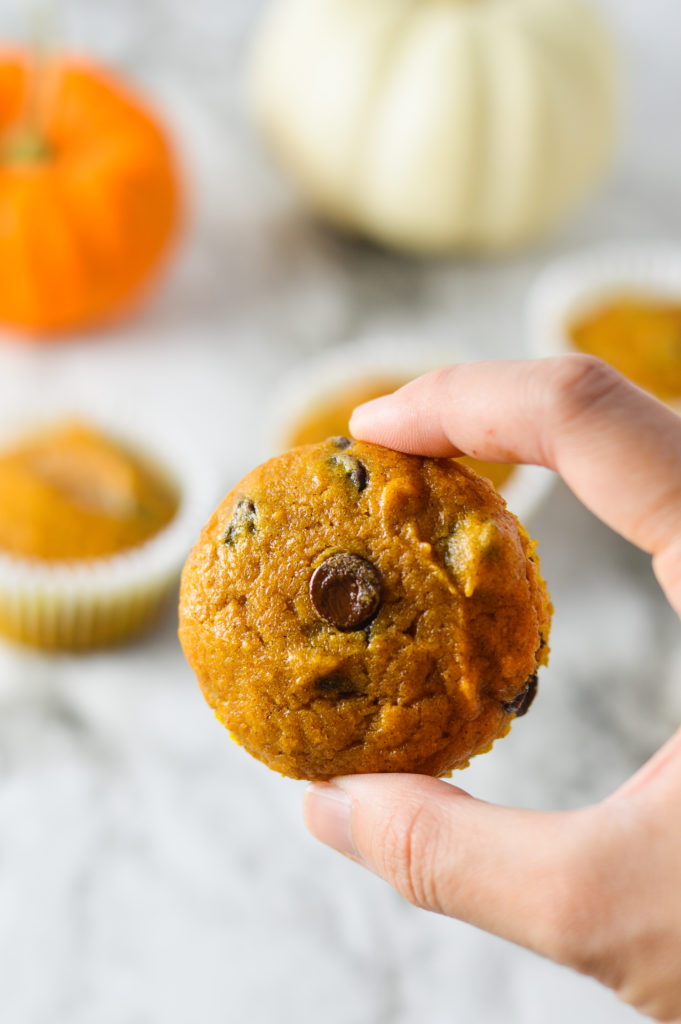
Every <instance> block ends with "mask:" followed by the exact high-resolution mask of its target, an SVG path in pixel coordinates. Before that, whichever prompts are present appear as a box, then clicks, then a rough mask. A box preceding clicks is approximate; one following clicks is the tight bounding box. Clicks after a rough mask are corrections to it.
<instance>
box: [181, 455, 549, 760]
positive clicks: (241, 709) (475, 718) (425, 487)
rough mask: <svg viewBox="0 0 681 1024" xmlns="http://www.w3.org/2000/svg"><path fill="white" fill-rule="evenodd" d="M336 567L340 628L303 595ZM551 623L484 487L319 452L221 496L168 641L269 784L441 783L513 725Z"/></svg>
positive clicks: (466, 473) (526, 562)
mask: <svg viewBox="0 0 681 1024" xmlns="http://www.w3.org/2000/svg"><path fill="white" fill-rule="evenodd" d="M339 555H340V556H344V558H343V559H341V561H340V562H339V563H338V564H340V565H341V566H343V567H344V570H345V571H347V573H348V575H349V579H350V581H351V582H352V580H353V579H354V581H355V584H356V586H357V587H358V588H359V591H360V592H359V597H358V598H357V600H358V602H359V605H358V606H359V607H360V611H359V612H356V613H353V612H350V613H348V614H349V615H350V619H352V616H353V614H354V615H355V618H356V622H355V624H354V625H352V624H351V625H350V626H349V627H348V620H347V619H342V620H339V622H340V625H339V624H337V623H336V624H335V623H334V621H333V618H334V616H336V617H337V616H338V615H339V613H338V612H337V610H336V611H334V612H333V614H331V616H330V618H329V616H328V615H326V614H325V613H326V612H328V610H329V607H330V606H329V605H327V604H325V603H324V602H325V600H326V599H325V598H323V597H322V598H320V596H319V593H320V592H319V591H318V589H317V590H315V585H314V581H313V577H314V575H315V573H316V572H317V571H319V570H320V567H325V566H326V567H327V572H328V571H331V570H328V565H329V564H330V565H331V567H332V570H333V566H334V561H333V560H334V558H337V556H339ZM361 561H365V562H367V563H369V565H370V566H372V567H373V568H374V570H375V572H376V573H377V577H378V580H379V584H378V587H379V590H380V598H379V601H378V605H377V609H376V610H375V612H374V611H373V606H374V604H375V601H374V599H373V597H371V595H369V597H371V600H369V598H368V597H367V594H366V593H365V592H364V590H363V589H362V588H365V589H366V587H369V589H371V587H373V586H374V584H372V583H371V582H368V583H367V580H368V579H369V577H366V576H364V577H363V576H362V570H361V568H358V567H359V563H360V562H361ZM353 567H354V568H353ZM353 573H354V576H353ZM363 580H364V582H363ZM374 597H375V595H374ZM341 603H342V602H341ZM365 612H366V613H367V614H364V613H365ZM550 613H551V607H550V603H549V599H548V595H547V593H546V590H545V587H544V584H543V581H542V580H541V578H540V576H539V572H538V564H537V561H536V557H535V555H534V550H533V545H532V544H531V542H530V541H529V539H528V537H527V535H526V534H525V532H524V530H523V529H522V527H520V526H519V524H518V522H517V520H516V519H515V517H514V516H512V515H511V514H510V513H509V512H508V511H506V508H505V503H504V501H503V499H502V498H501V497H500V496H499V495H498V494H497V493H496V492H495V491H494V490H493V489H492V487H491V486H490V485H489V484H488V483H487V482H486V481H485V480H483V479H482V478H480V477H478V476H476V475H475V474H474V473H473V472H471V471H470V470H468V469H467V468H464V467H462V466H460V465H459V464H458V463H457V462H455V461H453V460H448V459H425V458H420V457H417V456H408V455H403V454H400V453H397V452H393V451H389V450H387V449H384V448H379V447H377V446H374V445H369V444H363V443H360V442H354V443H353V442H351V441H349V440H348V439H347V438H335V439H332V440H331V441H329V442H326V443H324V444H319V445H311V446H306V447H302V448H297V449H295V450H293V451H291V452H288V453H286V454H285V455H282V456H280V457H278V458H276V459H272V460H271V461H270V462H268V463H265V464H264V465H263V466H260V467H259V468H257V469H256V470H254V471H253V472H252V473H250V474H249V475H248V476H247V477H246V478H245V479H244V480H243V481H242V482H241V483H240V484H239V486H238V487H237V488H236V489H235V490H234V491H233V492H232V493H231V494H230V495H228V496H227V498H226V499H225V501H224V502H223V503H222V504H221V505H220V507H219V508H218V509H217V511H216V512H215V514H214V515H213V517H212V518H211V520H210V522H209V523H208V524H207V526H206V527H205V529H204V531H203V533H202V535H201V537H200V539H199V541H198V543H197V544H196V546H195V547H194V550H193V551H192V554H191V556H190V558H189V560H188V562H187V565H186V566H185V571H184V574H183V582H182V593H181V604H180V620H181V621H180V636H181V640H182V644H183V646H184V649H185V653H186V655H187V658H188V660H189V662H190V664H191V665H192V667H193V668H194V670H195V672H196V674H197V676H198V679H199V682H200V684H201V686H202V688H203V692H204V695H205V697H206V699H207V701H208V702H209V704H210V705H211V706H212V707H213V708H214V710H215V712H216V715H217V717H218V719H219V720H220V721H221V722H222V723H223V724H224V725H226V727H227V728H228V729H229V730H230V732H231V733H232V735H233V736H234V737H235V738H236V739H237V740H238V742H239V743H241V744H242V745H243V746H244V747H245V748H246V749H247V750H248V751H249V752H250V753H252V754H253V755H254V756H256V757H258V758H260V759H261V760H263V761H264V762H265V763H266V764H268V765H269V766H270V767H272V768H274V769H276V770H277V771H279V772H281V773H282V774H285V775H290V776H293V777H296V778H308V779H325V778H330V777H332V776H334V775H339V774H349V773H356V772H375V771H383V772H385V771H409V772H423V773H427V774H432V775H442V774H445V773H447V772H448V771H449V770H451V769H452V768H455V767H463V766H464V765H465V764H466V763H467V762H468V760H469V758H470V757H471V756H472V755H473V754H475V753H479V752H481V751H482V750H485V749H488V748H489V746H490V745H491V743H492V742H493V741H494V739H495V738H497V737H498V736H502V735H504V734H505V733H506V732H507V731H508V728H509V726H510V722H511V721H512V718H513V716H514V714H517V713H522V711H523V710H524V709H523V702H524V701H525V702H527V701H529V699H531V696H532V695H533V688H534V687H535V685H536V671H537V666H538V665H539V664H543V663H545V662H546V659H547V653H548V648H547V639H548V628H549V620H550ZM531 691H532V692H531ZM514 702H515V703H514Z"/></svg>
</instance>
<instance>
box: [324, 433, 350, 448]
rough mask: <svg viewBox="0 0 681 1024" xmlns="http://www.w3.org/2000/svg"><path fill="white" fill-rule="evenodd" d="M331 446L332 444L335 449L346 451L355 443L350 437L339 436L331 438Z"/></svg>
mask: <svg viewBox="0 0 681 1024" xmlns="http://www.w3.org/2000/svg"><path fill="white" fill-rule="evenodd" d="M329 444H332V445H333V446H334V448H338V449H340V451H344V450H345V449H346V448H349V447H350V445H351V444H353V442H352V440H351V439H350V438H349V437H343V436H342V435H339V436H338V437H330V438H329Z"/></svg>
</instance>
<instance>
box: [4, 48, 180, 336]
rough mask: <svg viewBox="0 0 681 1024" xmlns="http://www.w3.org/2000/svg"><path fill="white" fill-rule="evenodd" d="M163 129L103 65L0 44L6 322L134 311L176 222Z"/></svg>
mask: <svg viewBox="0 0 681 1024" xmlns="http://www.w3.org/2000/svg"><path fill="white" fill-rule="evenodd" d="M179 207H180V189H179V182H178V173H177V171H176V168H175V163H174V160H173V156H172V153H171V150H170V147H169V145H168V142H167V140H166V138H165V136H164V133H163V131H162V129H161V128H160V127H159V125H158V123H157V122H156V121H155V119H154V118H153V116H152V115H151V114H150V113H149V112H148V111H147V110H145V108H144V107H143V106H142V104H141V103H140V101H139V100H138V99H137V97H136V96H134V95H133V94H132V93H130V92H128V91H127V90H126V89H124V88H123V87H122V86H121V85H120V83H118V82H117V81H115V80H114V79H113V78H112V77H110V76H109V75H107V74H105V73H103V72H102V71H101V70H99V69H96V68H94V67H92V66H90V65H87V64H85V63H83V62H81V61H77V60H74V59H67V58H60V59H58V60H55V61H51V62H50V63H49V64H44V65H43V66H38V65H37V64H36V63H35V62H33V61H32V60H31V59H30V58H28V57H26V56H24V55H21V54H0V323H2V324H6V325H10V326H12V327H15V328H19V329H23V330H25V331H28V332H31V333H38V334H45V335H49V334H51V333H54V332H59V331H65V330H69V329H73V328H78V327H86V326H88V325H90V324H94V323H97V322H99V321H102V320H106V319H109V318H110V317H113V316H114V315H116V314H118V313H120V312H122V311H123V310H125V309H126V308H127V307H128V306H130V304H132V303H133V301H134V300H135V299H137V298H138V296H139V294H140V292H141V291H142V290H143V289H144V288H145V286H147V285H148V283H149V281H150V279H151V277H152V276H153V275H154V273H155V272H156V271H157V270H158V269H159V264H160V263H161V261H162V259H163V257H164V256H165V255H166V253H167V251H168V249H169V246H170V243H171V241H172V239H173V237H174V235H175V233H176V229H177V227H178V220H179Z"/></svg>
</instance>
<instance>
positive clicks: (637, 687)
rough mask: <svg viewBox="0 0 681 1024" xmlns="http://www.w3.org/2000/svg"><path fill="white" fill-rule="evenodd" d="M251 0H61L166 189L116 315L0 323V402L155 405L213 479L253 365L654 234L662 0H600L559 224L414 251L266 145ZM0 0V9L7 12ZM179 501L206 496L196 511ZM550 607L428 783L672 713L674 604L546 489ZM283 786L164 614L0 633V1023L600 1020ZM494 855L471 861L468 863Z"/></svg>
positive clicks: (565, 981) (519, 324)
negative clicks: (349, 841)
mask: <svg viewBox="0 0 681 1024" xmlns="http://www.w3.org/2000/svg"><path fill="white" fill-rule="evenodd" d="M260 6H261V4H260V3H259V2H258V3H253V2H252V0H251V3H250V4H243V3H238V2H237V0H193V3H191V4H183V3H180V2H178V0H144V3H139V2H133V0H116V3H115V4H114V3H110V4H92V3H89V2H88V0H71V2H70V3H64V8H65V12H66V16H65V24H66V29H67V32H68V35H69V36H70V38H72V39H74V40H75V41H76V42H77V44H78V45H79V46H81V47H83V48H87V49H89V50H91V51H94V52H95V53H98V54H100V55H101V56H102V57H104V58H106V59H107V60H109V61H110V62H111V63H113V64H114V65H116V66H118V67H121V68H123V69H124V70H125V71H127V72H128V73H130V74H132V76H133V77H134V78H136V79H137V80H138V81H139V82H140V84H142V85H144V86H145V87H146V88H147V89H148V90H149V92H150V93H151V94H152V95H153V96H155V97H156V99H157V101H158V102H159V103H160V104H161V105H163V106H164V108H165V109H166V111H167V116H168V118H169V120H170V122H171V124H172V126H173V128H174V130H175V131H176V133H177V134H178V136H179V137H180V139H181V141H182V143H183V146H184V149H185V152H186V153H187V154H188V155H190V154H191V161H189V160H187V173H188V178H189V180H190V181H191V182H192V183H193V185H194V191H195V204H194V209H193V213H192V217H191V221H190V225H189V227H188V232H187V238H186V241H185V245H184V248H183V250H182V252H181V254H180V256H179V258H178V260H177V262H176V264H175V266H174V269H173V271H172V273H171V275H170V278H169V280H168V281H167V282H166V284H165V286H164V287H163V288H162V289H161V291H160V292H159V293H158V294H157V296H156V297H155V299H154V301H152V303H151V304H150V305H148V306H147V307H146V308H145V309H144V310H143V311H142V313H141V314H140V315H139V316H138V317H137V318H136V319H135V320H133V321H131V322H129V323H127V324H125V325H122V326H120V327H116V328H115V329H111V330H109V331H107V332H105V333H104V334H103V335H101V336H98V337H96V338H95V337H93V338H84V339H79V340H76V341H73V342H69V343H67V344H64V345H62V346H59V347H55V348H53V349H49V350H47V349H41V350H36V349H35V348H26V347H18V346H16V345H14V344H12V343H11V341H9V340H4V339H0V408H1V409H2V411H3V412H7V411H10V412H11V411H15V410H16V409H17V408H20V407H22V406H28V407H29V408H31V409H34V408H40V406H41V405H42V404H50V403H52V402H53V401H54V397H55V395H56V396H57V397H58V398H59V400H60V401H64V402H66V401H72V402H74V403H76V404H81V405H85V406H88V405H94V406H98V407H102V406H104V407H110V408H114V409H116V410H117V413H118V414H119V415H122V416H126V415H127V416H130V417H132V416H134V412H135V409H136V407H137V406H138V405H139V403H144V404H145V405H146V406H147V407H148V409H149V410H150V413H151V414H152V415H154V416H155V417H157V418H158V421H159V422H163V421H164V419H168V418H170V419H171V420H172V421H173V422H174V423H177V422H178V421H179V422H181V423H182V427H183V430H184V432H185V433H186V435H187V436H188V437H189V438H195V439H196V443H197V444H203V445H204V446H205V447H206V448H207V450H208V452H209V454H210V455H211V456H212V457H213V458H214V460H215V463H216V465H217V466H218V467H219V473H220V486H221V488H222V489H226V488H227V486H228V485H229V484H230V483H231V482H233V481H235V480H236V479H237V478H238V476H239V475H240V474H241V473H242V472H243V471H244V470H246V469H247V468H249V467H250V465H251V464H252V463H253V462H254V461H255V460H256V459H258V458H259V456H260V454H261V451H260V436H261V435H260V430H261V426H262V423H261V409H262V407H263V404H264V403H266V402H267V395H268V393H269V391H270V390H271V388H272V386H273V385H274V383H275V382H276V379H277V377H278V375H279V374H280V373H281V372H282V370H284V369H286V368H288V367H289V366H291V365H293V364H294V363H295V362H297V361H299V360H301V359H302V358H304V357H305V356H306V355H307V354H309V353H310V352H313V351H316V350H318V349H321V348H323V347H326V346H330V345H332V344H342V343H343V342H344V341H346V340H349V339H351V338H353V337H356V336H358V335H363V334H372V333H374V332H376V331H380V332H385V331H390V330H396V331H399V332H400V334H401V335H404V334H408V333H409V332H413V334H414V336H415V337H416V338H419V337H426V338H439V339H447V338H450V337H451V339H452V343H453V345H463V346H465V348H466V349H467V350H468V351H470V352H471V353H472V354H473V355H483V356H491V357H499V356H504V355H517V354H522V352H523V302H524V297H525V293H526V290H527V288H528V286H529V284H530V283H531V281H532V279H533V278H534V276H535V274H536V273H537V272H538V271H539V269H541V267H542V266H543V265H544V264H545V262H546V261H547V260H548V259H550V258H552V257H553V256H554V255H557V254H559V253H562V252H565V251H568V250H570V249H572V248H575V247H577V246H580V245H583V244H587V243H590V242H593V241H598V240H602V239H613V238H615V239H617V238H622V239H629V238H635V239H640V238H657V237H664V238H670V237H671V238H674V237H676V238H678V237H679V236H680V235H681V201H680V198H681V197H680V196H679V181H681V136H679V133H678V131H677V125H678V113H679V109H678V98H679V95H681V66H680V65H679V62H678V40H679V38H681V8H680V7H679V6H678V5H675V4H672V3H669V0H647V2H646V3H645V4H641V3H640V2H639V0H601V3H600V6H602V7H603V8H605V9H607V11H608V13H609V14H610V16H611V19H612V21H613V23H614V24H615V27H616V28H617V30H618V31H619V33H620V35H621V37H622V43H623V49H624V52H625V54H626V61H627V68H628V81H629V94H630V95H629V115H628V119H627V123H626V126H625V137H624V141H623V152H622V157H621V160H620V162H619V165H618V167H617V169H616V171H615V172H614V174H613V176H612V177H611V179H610V180H609V182H608V183H607V185H606V187H605V189H604V190H603V191H602V192H601V193H600V195H599V197H598V198H597V199H596V200H595V201H594V202H593V203H592V204H591V205H590V206H589V207H588V208H586V209H585V210H584V211H583V212H582V213H581V214H580V216H579V217H578V218H577V219H576V220H575V221H573V223H572V224H571V225H570V227H569V228H568V229H567V230H565V231H564V232H563V233H562V234H561V235H560V236H559V237H557V238H554V239H553V241H552V242H551V243H550V244H548V245H545V246H544V247H542V248H541V249H537V250H534V251H533V252H531V253H527V254H524V255H522V256H520V257H519V258H517V259H513V260H504V261H496V262H494V263H490V264H485V263H478V262H474V261H454V262H438V263H435V264H430V265H420V264H415V263H413V262H410V261H406V260H401V259H397V258H393V257H390V256H388V255H386V254H384V253H381V252H378V251H375V250H373V249H370V248H363V247H359V246H355V245H351V244H347V243H345V242H342V241H339V240H338V239H336V238H334V237H333V236H332V235H330V234H328V233H327V232H325V231H324V230H322V229H320V228H318V227H317V226H315V225H314V224H313V223H311V222H310V221H309V220H308V219H307V218H305V217H304V216H302V215H301V213H300V211H299V209H298V208H297V206H296V203H295V201H294V200H293V199H292V198H291V197H290V196H289V195H288V193H287V192H286V190H285V188H284V187H283V186H282V185H281V184H280V183H279V182H278V181H277V179H276V178H275V176H274V175H273V173H272V172H271V170H270V169H268V167H267V166H266V164H265V162H264V160H263V159H262V156H261V155H260V153H259V151H258V148H257V145H256V143H255V141H254V139H253V138H252V135H251V132H250V130H249V127H248V122H247V118H246V116H245V114H244V110H243V90H242V87H241V84H240V83H241V80H242V77H241V72H242V67H243V59H244V52H245V48H246V44H247V39H248V35H249V32H250V31H251V25H252V21H253V18H254V16H255V14H256V13H257V9H258V8H259V7H260ZM21 8H22V3H21V2H20V0H3V4H2V9H1V10H0V27H2V29H3V31H4V32H5V33H7V34H11V33H13V32H15V31H16V30H17V26H18V25H19V24H20V16H21ZM207 512H208V510H207ZM532 526H533V529H534V532H535V534H536V535H537V536H538V538H539V542H540V552H541V554H542V556H543V567H544V569H545V575H546V577H547V579H548V581H549V584H550V587H551V590H552V593H553V597H554V601H555V605H556V618H555V628H554V631H553V637H552V647H553V654H552V662H551V666H550V667H549V669H548V671H546V672H545V673H544V674H543V682H542V689H541V696H540V699H539V700H538V701H537V703H536V706H535V707H534V708H533V710H532V714H531V716H529V717H528V718H527V719H525V720H524V721H522V722H519V723H517V725H516V726H515V727H514V729H513V732H512V734H511V736H510V737H509V738H508V739H506V740H504V742H503V743H499V744H498V745H497V746H496V747H495V749H494V751H493V753H492V754H490V755H488V756H486V757H484V758H479V759H478V760H477V761H476V762H475V763H474V764H473V765H472V767H471V768H470V769H469V770H468V771H467V772H466V773H465V776H462V777H461V778H460V779H457V781H460V782H461V784H462V785H464V786H465V787H467V788H468V789H470V790H471V791H472V792H473V793H475V794H476V795H478V796H481V797H483V798H485V799H490V800H498V801H503V802H508V803H514V804H518V805H522V806H529V807H536V808H567V807H574V806H577V805H580V804H583V803H585V802H589V801H593V800H597V799H598V798H600V797H602V796H604V795H605V794H607V793H608V792H609V791H610V790H611V789H612V788H613V787H614V786H616V785H617V784H618V783H619V782H621V781H622V780H624V779H625V778H626V777H627V775H628V774H630V773H631V772H632V771H633V770H634V769H635V768H636V767H638V766H639V765H640V764H641V763H642V762H643V761H644V760H645V759H646V758H647V757H648V756H649V754H651V753H652V751H653V750H655V749H656V747H657V746H658V745H659V744H660V743H661V742H662V741H663V740H664V739H665V738H666V737H667V736H669V735H670V734H671V733H672V731H673V730H674V728H675V727H676V726H677V725H678V723H679V721H681V685H680V678H679V677H680V676H681V627H680V626H679V623H678V622H677V621H676V619H675V618H674V616H673V615H672V613H671V612H670V611H669V609H668V608H667V606H666V604H665V601H664V599H663V597H662V595H661V593H660V591H659V589H658V587H657V585H656V583H655V581H654V579H653V577H652V573H651V570H650V565H649V560H648V559H647V558H646V557H644V556H643V555H642V554H640V553H639V552H637V551H636V550H634V549H632V548H631V547H629V546H628V545H627V544H626V543H625V542H623V541H621V540H619V539H618V538H617V537H615V536H614V535H613V534H612V533H611V532H610V531H609V530H607V529H606V528H605V527H604V526H602V525H600V524H599V523H598V522H597V521H596V520H595V519H594V518H593V517H592V516H590V514H588V513H587V512H585V511H584V510H583V509H582V508H581V507H580V506H579V504H578V503H577V501H576V500H575V499H574V498H573V497H572V496H571V495H570V494H569V492H568V491H567V489H565V488H564V487H562V486H559V487H558V488H557V489H556V490H555V491H554V492H553V494H552V495H551V497H550V499H549V501H548V502H547V503H546V504H545V505H544V507H543V508H542V509H541V511H540V512H539V513H538V515H537V516H536V518H535V520H534V522H533V524H532ZM302 790H303V787H302V785H301V784H299V783H294V782H291V781H288V780H282V779H280V778H279V777H278V776H276V775H274V774H272V773H270V772H269V771H267V770H266V769H265V768H263V767H262V766H261V765H259V764H258V763H256V762H255V761H253V760H251V759H250V758H249V757H248V756H247V755H246V754H244V753H243V752H242V751H240V750H239V749H238V748H237V747H236V746H235V745H233V744H232V743H230V742H229V740H228V738H227V736H226V734H225V733H224V731H223V730H222V729H221V727H219V726H218V725H217V724H216V723H215V722H214V721H213V718H212V715H211V714H210V712H209V711H208V709H207V708H206V707H205V705H204V703H203V700H202V698H201V697H200V695H199V692H198V689H197V687H196V685H195V682H194V680H193V677H192V674H191V672H190V670H189V668H188V667H187V665H186V664H185V662H184V660H183V657H182V654H181V651H180V649H179V646H178V644H177V641H176V639H175V621H174V617H173V615H172V614H170V613H169V615H168V617H167V619H166V620H165V621H164V622H163V623H161V625H160V626H159V628H158V629H157V630H156V631H155V632H154V633H153V635H151V636H150V637H148V638H146V639H144V640H142V641H139V642H138V643H136V644H134V645H132V646H130V647H128V648H126V649H124V650H121V651H117V652H105V653H100V654H96V655H92V656H87V657H66V656H65V657H57V658H46V657H43V656H40V655H37V654H32V653H25V652H21V651H18V650H16V649H13V648H10V647H9V646H4V647H0V1017H1V1018H2V1020H3V1021H5V1022H7V1024H185V1022H187V1021H199V1020H200V1021H202V1022H203V1024H223V1022H237V1021H239V1022H241V1021H249V1022H250V1024H265V1022H270V1021H277V1022H284V1024H288V1022H291V1024H308V1022H309V1024H312V1022H319V1021H323V1022H325V1024H421V1022H423V1021H428V1022H429V1024H478V1022H480V1024H502V1022H503V1024H546V1022H547V1021H551V1022H552V1024H574V1021H575V1020H580V1021H582V1022H584V1024H596V1022H598V1024H619V1022H626V1021H629V1020H631V1021H633V1020H636V1019H639V1018H637V1016H636V1015H635V1014H634V1013H633V1012H632V1011H629V1010H628V1009H626V1008H624V1007H621V1006H620V1005H619V1004H617V1003H616V1001H615V999H614V998H613V997H611V996H610V994H609V993H607V992H605V991H604V990H601V989H600V988H599V987H598V986H596V985H595V984H593V983H591V982H590V981H588V980H585V979H583V978H579V977H577V976H575V975H573V974H571V973H570V972H568V971H565V970H562V969H560V968H557V967H555V966H553V965H551V964H549V963H547V962H544V961H542V960H540V959H538V958H536V957H534V956H532V955H531V954H529V953H526V952H524V951H522V950H519V949H516V948H514V947H512V946H510V945H508V944H506V943H504V942H501V941H500V940H497V939H495V938H491V937H489V936H486V935H484V934H482V933H479V932H477V931H475V930H473V929H471V928H468V927H466V926H464V925H461V924H459V923H456V922H452V921H448V920H444V919H441V918H437V917H435V916H430V915H427V914H425V913H423V912H421V911H418V910H416V909H414V908H412V907H410V906H408V905H407V904H405V903H404V902H403V901H401V900H400V898H398V897H397V896H396V895H395V894H394V893H393V892H392V891H391V890H389V889H388V887H387V886H386V885H385V884H384V883H382V882H381V881H380V880H378V879H376V878H373V877H371V876H369V875H367V874H365V873H364V872H363V871H362V870H361V869H359V868H358V867H356V866H355V865H353V864H351V863H349V862H346V861H344V860H343V859H342V858H341V857H338V856H337V855H334V854H333V853H331V852H330V851H328V850H326V849H325V848H323V847H321V846H320V845H318V844H316V843H315V842H314V841H313V840H312V839H311V838H310V837H309V836H308V835H307V833H306V831H305V829H304V827H303V824H302V820H301V814H300V800H301V795H302ZM500 869H501V870H503V865H500Z"/></svg>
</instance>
